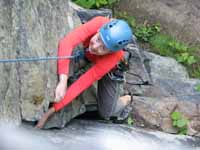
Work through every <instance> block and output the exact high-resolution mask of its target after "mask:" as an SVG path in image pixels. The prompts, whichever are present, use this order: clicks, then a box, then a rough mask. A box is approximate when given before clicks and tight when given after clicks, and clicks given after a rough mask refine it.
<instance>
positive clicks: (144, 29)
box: [135, 24, 160, 42]
mask: <svg viewBox="0 0 200 150" xmlns="http://www.w3.org/2000/svg"><path fill="white" fill-rule="evenodd" d="M159 32H160V25H159V24H154V25H141V26H137V27H136V28H135V36H136V37H137V39H138V40H140V41H142V42H149V41H150V38H152V37H153V36H155V35H156V34H157V33H159Z"/></svg>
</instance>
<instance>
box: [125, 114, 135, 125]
mask: <svg viewBox="0 0 200 150" xmlns="http://www.w3.org/2000/svg"><path fill="white" fill-rule="evenodd" d="M133 123H134V120H133V119H132V118H131V117H130V116H129V117H128V120H127V124H128V125H133Z"/></svg>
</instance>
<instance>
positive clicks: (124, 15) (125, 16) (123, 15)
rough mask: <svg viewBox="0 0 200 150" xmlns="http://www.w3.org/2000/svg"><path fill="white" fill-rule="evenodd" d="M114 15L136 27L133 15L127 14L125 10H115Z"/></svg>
mask: <svg viewBox="0 0 200 150" xmlns="http://www.w3.org/2000/svg"><path fill="white" fill-rule="evenodd" d="M115 17H116V18H119V19H123V20H126V21H127V22H128V24H129V25H130V27H132V28H135V27H136V19H135V17H133V16H129V15H128V14H127V12H125V11H124V12H117V13H116V14H115Z"/></svg>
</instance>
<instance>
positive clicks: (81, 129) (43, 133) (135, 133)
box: [0, 120, 200, 150]
mask: <svg viewBox="0 0 200 150" xmlns="http://www.w3.org/2000/svg"><path fill="white" fill-rule="evenodd" d="M7 129H9V130H7ZM0 131H1V135H0V137H1V138H0V144H1V146H0V147H1V149H3V150H9V149H11V148H13V149H17V148H21V149H23V148H26V149H31V150H32V149H50V150H66V149H68V150H75V149H76V150H80V149H95V150H112V149H113V150H117V149H124V150H132V149H137V150H146V149H148V150H160V149H163V150H168V149H170V150H177V149H181V150H198V149H200V144H199V143H200V140H199V139H197V138H196V139H195V138H191V137H187V136H178V135H170V134H166V133H161V132H155V131H153V132H152V131H147V130H141V129H138V128H134V127H130V126H127V125H119V124H108V123H102V122H97V121H84V120H73V121H72V122H70V123H69V124H68V125H67V126H66V127H65V128H63V129H62V130H58V129H52V130H37V129H34V128H33V127H32V126H30V125H22V126H21V127H20V128H16V127H15V128H9V127H8V126H7V127H6V128H5V127H4V128H0ZM19 136H20V137H19Z"/></svg>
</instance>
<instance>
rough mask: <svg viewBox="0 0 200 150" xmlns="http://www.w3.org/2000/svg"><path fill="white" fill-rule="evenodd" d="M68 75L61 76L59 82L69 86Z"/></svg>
mask: <svg viewBox="0 0 200 150" xmlns="http://www.w3.org/2000/svg"><path fill="white" fill-rule="evenodd" d="M67 80H68V75H66V74H59V82H61V83H63V84H67Z"/></svg>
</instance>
